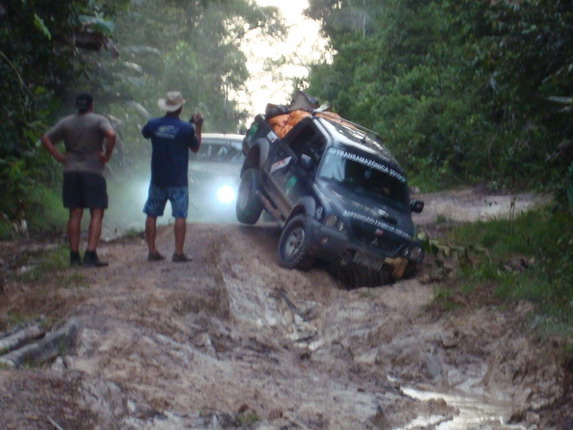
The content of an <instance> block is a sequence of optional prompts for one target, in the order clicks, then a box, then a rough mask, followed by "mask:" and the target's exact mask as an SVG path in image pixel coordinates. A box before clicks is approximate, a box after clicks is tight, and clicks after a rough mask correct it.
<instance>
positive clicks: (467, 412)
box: [395, 387, 526, 430]
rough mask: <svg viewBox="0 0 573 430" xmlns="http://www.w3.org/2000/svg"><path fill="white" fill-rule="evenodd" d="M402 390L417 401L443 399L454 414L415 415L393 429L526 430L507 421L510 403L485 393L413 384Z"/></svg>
mask: <svg viewBox="0 0 573 430" xmlns="http://www.w3.org/2000/svg"><path fill="white" fill-rule="evenodd" d="M401 390H402V392H403V393H404V394H405V395H406V396H408V397H410V398H412V399H414V400H418V401H422V402H428V401H430V400H433V401H438V402H440V401H443V402H445V404H446V405H447V406H448V407H451V408H453V409H454V413H453V416H450V415H447V414H445V415H442V414H435V415H431V416H423V417H416V418H415V419H414V420H412V421H411V422H409V423H408V424H407V425H406V426H404V427H400V428H398V429H395V430H411V429H418V428H433V429H435V430H460V429H465V430H483V429H490V430H526V427H525V426H522V425H513V424H507V417H508V416H509V415H510V414H511V412H512V405H511V403H510V402H504V401H500V400H495V399H491V398H488V397H484V396H472V395H471V394H468V393H464V392H461V391H451V392H447V391H442V392H438V391H426V390H420V389H417V388H412V387H403V388H402V389H401Z"/></svg>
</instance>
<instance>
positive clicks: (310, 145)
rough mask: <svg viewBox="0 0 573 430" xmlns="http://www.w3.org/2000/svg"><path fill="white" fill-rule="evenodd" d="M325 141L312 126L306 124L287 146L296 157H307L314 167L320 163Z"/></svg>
mask: <svg viewBox="0 0 573 430" xmlns="http://www.w3.org/2000/svg"><path fill="white" fill-rule="evenodd" d="M325 144H326V141H325V139H324V136H323V135H322V134H321V133H320V132H319V131H318V130H317V129H316V127H315V126H314V125H313V124H308V125H306V126H305V127H303V128H302V129H301V130H299V132H298V133H297V134H296V135H295V136H293V137H292V139H291V140H290V142H289V143H288V145H289V146H290V147H291V149H292V150H293V152H294V153H295V154H296V155H297V156H298V157H300V156H302V155H307V156H309V157H310V158H311V159H312V160H313V163H314V165H315V166H317V165H318V163H319V162H320V158H321V157H322V153H323V151H324V146H325Z"/></svg>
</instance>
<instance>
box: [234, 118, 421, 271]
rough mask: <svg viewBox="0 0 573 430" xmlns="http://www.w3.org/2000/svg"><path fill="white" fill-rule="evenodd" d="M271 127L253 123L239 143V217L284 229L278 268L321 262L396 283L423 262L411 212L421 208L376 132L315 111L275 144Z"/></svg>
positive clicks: (266, 120)
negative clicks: (264, 215)
mask: <svg viewBox="0 0 573 430" xmlns="http://www.w3.org/2000/svg"><path fill="white" fill-rule="evenodd" d="M269 120H270V118H268V114H267V115H263V114H259V115H257V116H256V117H255V119H254V121H253V123H252V125H251V127H250V128H249V130H248V131H247V134H246V136H245V139H244V141H243V152H244V153H245V156H246V157H245V161H244V163H243V166H242V168H241V182H240V185H239V191H238V197H237V203H236V214H237V219H238V220H239V221H240V222H242V223H245V224H255V223H256V222H257V221H258V219H259V217H260V215H261V212H262V210H263V209H265V210H266V211H268V212H269V213H270V214H271V215H272V216H273V217H274V218H275V219H276V220H277V221H278V222H279V223H280V224H281V225H282V227H283V228H282V233H281V236H280V239H279V244H278V262H279V264H280V265H281V266H283V267H286V268H296V269H308V268H310V267H311V266H312V265H313V264H314V261H315V259H316V258H319V259H323V260H327V261H330V262H334V263H335V264H338V265H340V266H341V267H348V268H354V267H356V266H358V267H362V268H367V269H368V270H369V271H374V272H377V273H384V274H386V275H390V276H391V277H392V278H394V279H397V278H400V277H402V276H403V274H404V271H405V270H406V268H407V266H408V265H409V264H411V265H413V264H415V263H418V262H421V261H422V260H423V258H424V252H423V250H422V248H421V245H420V243H419V242H417V241H416V240H415V233H416V231H415V226H414V223H413V221H412V215H411V212H421V211H422V209H423V206H424V204H423V202H421V201H418V200H414V201H410V197H409V190H408V185H407V180H406V176H405V174H404V171H403V169H402V168H401V167H400V165H399V164H398V162H397V161H396V159H395V158H394V157H393V156H392V154H391V153H390V152H389V151H388V149H387V148H386V147H385V146H384V145H383V144H382V143H381V141H380V139H379V137H378V136H377V135H376V134H375V133H374V132H372V131H370V130H367V129H365V128H363V127H361V126H359V125H357V124H354V123H352V122H349V121H347V120H344V119H342V118H340V117H339V116H338V115H336V114H332V113H328V112H320V111H317V110H312V111H310V112H309V113H308V114H306V117H304V118H303V119H302V120H299V121H298V122H297V123H296V124H295V125H294V126H293V127H292V128H291V129H290V131H288V132H287V133H286V134H284V136H283V137H282V138H279V137H278V136H277V134H276V133H275V131H273V129H271V126H270V125H269ZM384 278H385V279H387V276H385V277H384Z"/></svg>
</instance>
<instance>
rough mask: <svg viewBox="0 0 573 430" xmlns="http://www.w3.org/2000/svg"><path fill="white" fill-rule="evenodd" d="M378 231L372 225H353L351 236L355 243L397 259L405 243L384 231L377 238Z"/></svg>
mask: <svg viewBox="0 0 573 430" xmlns="http://www.w3.org/2000/svg"><path fill="white" fill-rule="evenodd" d="M376 230H377V228H376V227H375V226H373V225H371V224H366V223H353V224H352V226H351V230H350V235H351V237H352V239H353V240H354V241H356V242H357V243H360V244H361V245H363V246H365V247H366V248H368V249H370V250H372V251H374V252H382V253H384V255H386V256H388V257H396V256H397V255H398V254H399V252H400V251H401V250H402V248H403V247H404V246H405V244H404V242H403V241H402V240H400V239H398V238H396V236H394V235H393V234H392V233H388V232H387V231H384V233H383V234H382V235H381V236H377V235H376V234H375V232H376Z"/></svg>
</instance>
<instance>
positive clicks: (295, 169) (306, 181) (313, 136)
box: [270, 119, 326, 214]
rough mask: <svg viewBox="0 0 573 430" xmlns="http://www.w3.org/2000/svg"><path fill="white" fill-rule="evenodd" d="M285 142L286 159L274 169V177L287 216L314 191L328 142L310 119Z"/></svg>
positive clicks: (288, 136)
mask: <svg viewBox="0 0 573 430" xmlns="http://www.w3.org/2000/svg"><path fill="white" fill-rule="evenodd" d="M282 143H283V145H284V148H283V151H284V153H283V154H284V155H285V157H284V158H280V157H279V160H277V162H276V163H275V164H274V168H273V166H271V172H270V176H271V177H272V180H273V181H274V182H275V184H276V186H277V189H278V192H279V194H280V201H281V205H282V206H283V209H284V211H285V212H284V213H285V214H288V213H290V211H291V210H292V208H293V206H294V205H295V204H296V202H297V201H298V200H299V199H300V198H301V197H302V196H304V195H308V193H309V192H310V190H309V188H310V187H311V184H312V178H313V177H314V172H315V171H316V168H317V166H318V164H319V162H320V158H321V157H322V153H323V151H324V147H325V144H326V139H325V138H324V136H323V135H322V134H321V133H320V132H319V130H318V129H317V128H316V126H315V124H314V123H313V121H312V120H311V119H308V120H304V121H301V124H300V127H297V128H296V129H295V128H293V130H291V132H290V133H288V134H287V135H286V136H285V138H284V139H283V142H282ZM283 209H281V210H283Z"/></svg>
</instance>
